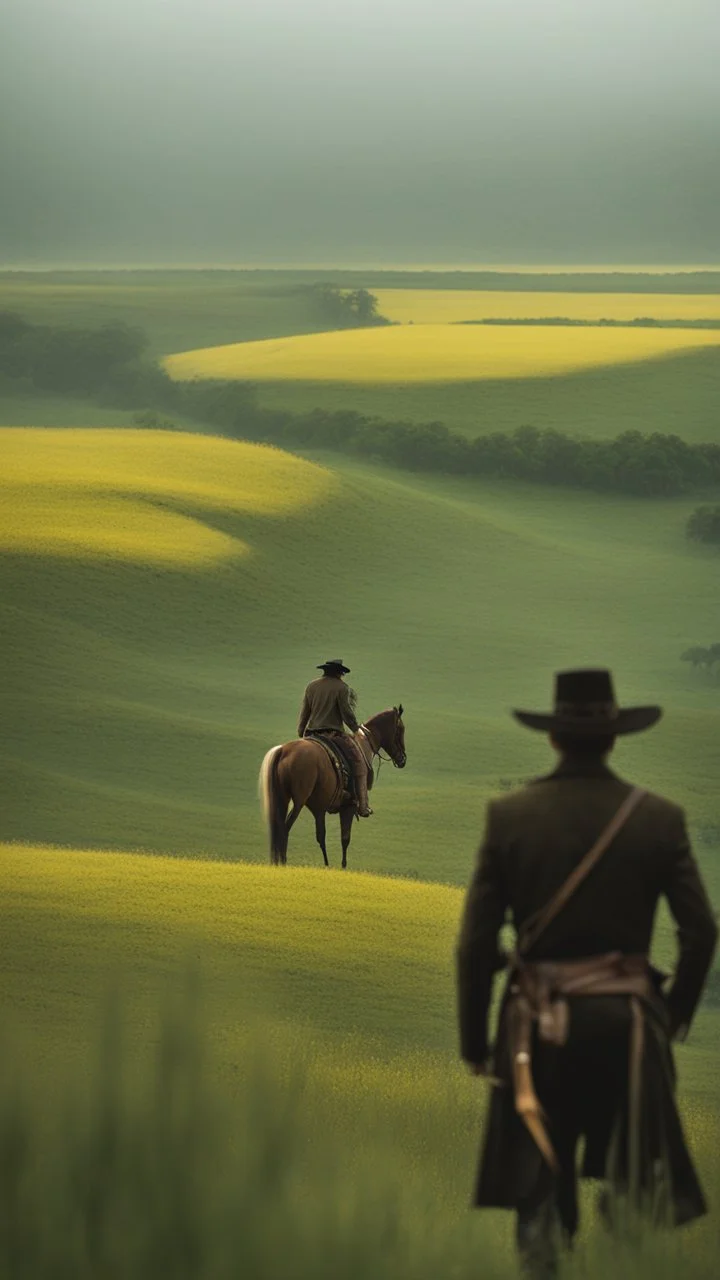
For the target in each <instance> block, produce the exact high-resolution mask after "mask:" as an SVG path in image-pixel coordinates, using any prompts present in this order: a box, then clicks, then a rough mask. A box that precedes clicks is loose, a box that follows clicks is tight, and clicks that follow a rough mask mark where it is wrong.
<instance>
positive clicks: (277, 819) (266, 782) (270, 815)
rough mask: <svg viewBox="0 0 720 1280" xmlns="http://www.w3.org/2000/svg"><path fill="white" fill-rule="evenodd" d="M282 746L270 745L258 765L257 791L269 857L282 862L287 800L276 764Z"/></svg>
mask: <svg viewBox="0 0 720 1280" xmlns="http://www.w3.org/2000/svg"><path fill="white" fill-rule="evenodd" d="M281 751H282V747H271V748H270V750H269V751H268V753H267V755H266V756H265V759H264V760H263V762H262V764H261V766H260V776H259V778H258V791H259V793H260V800H261V802H262V807H263V813H264V814H265V821H266V822H267V824H268V835H269V837H270V859H271V861H272V862H275V863H277V862H284V861H285V858H286V856H287V846H288V833H287V827H286V826H285V813H286V810H287V802H286V801H284V800H283V797H282V795H281V793H280V787H279V785H278V764H279V763H280V752H281Z"/></svg>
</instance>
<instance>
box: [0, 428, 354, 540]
mask: <svg viewBox="0 0 720 1280" xmlns="http://www.w3.org/2000/svg"><path fill="white" fill-rule="evenodd" d="M0 456H2V459H3V466H2V473H1V475H0V548H2V549H5V550H13V551H30V552H46V553H47V552H50V553H54V554H58V555H79V556H82V557H86V558H87V557H91V558H92V557H95V556H98V555H105V556H113V557H116V558H119V559H124V560H134V561H140V562H145V563H153V564H176V565H177V564H188V565H192V564H202V563H211V562H214V561H217V560H219V559H224V558H226V557H228V556H237V555H242V554H245V553H246V552H247V550H248V547H247V544H246V543H244V542H242V541H241V540H240V539H239V538H237V537H232V536H230V535H229V534H226V533H222V532H220V531H218V530H217V529H214V528H211V527H210V526H209V525H207V524H205V523H204V521H203V520H202V513H203V512H209V511H230V512H238V513H257V514H267V515H270V514H277V515H283V514H286V513H287V514H290V513H292V512H294V511H297V510H302V509H304V508H305V507H307V506H312V505H313V504H315V503H316V502H318V501H319V500H321V499H322V498H323V497H324V496H325V494H327V493H329V492H330V491H331V489H332V488H333V485H334V483H335V481H334V480H333V477H332V475H331V473H330V472H329V471H326V470H325V469H324V468H322V467H317V466H313V465H312V464H311V463H308V462H304V461H303V460H302V459H300V458H295V457H292V456H291V455H289V454H286V453H283V452H281V451H280V450H279V449H270V448H267V447H265V446H261V445H254V444H246V443H241V442H237V441H232V440H221V439H218V438H217V437H214V436H202V435H190V434H186V433H184V432H182V433H181V432H177V433H175V432H165V431H147V430H131V429H121V428H107V429H103V428H98V429H86V428H77V429H75V428H69V429H60V430H51V429H44V430H43V429H38V428H33V427H6V428H2V429H0Z"/></svg>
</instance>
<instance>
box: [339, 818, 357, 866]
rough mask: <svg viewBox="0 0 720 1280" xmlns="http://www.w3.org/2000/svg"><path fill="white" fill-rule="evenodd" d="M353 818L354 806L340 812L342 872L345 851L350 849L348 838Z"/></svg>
mask: <svg viewBox="0 0 720 1280" xmlns="http://www.w3.org/2000/svg"><path fill="white" fill-rule="evenodd" d="M354 817H355V806H354V805H345V808H344V809H341V810H340V839H341V840H342V866H343V871H344V870H345V868H346V867H347V851H348V849H349V848H350V837H351V835H352V824H353V818H354Z"/></svg>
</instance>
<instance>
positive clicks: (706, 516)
mask: <svg viewBox="0 0 720 1280" xmlns="http://www.w3.org/2000/svg"><path fill="white" fill-rule="evenodd" d="M686 533H687V536H688V538H692V539H693V541H694V542H720V507H696V508H695V510H694V511H693V513H692V515H691V516H690V518H689V520H688V522H687V525H686Z"/></svg>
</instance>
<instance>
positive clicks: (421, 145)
mask: <svg viewBox="0 0 720 1280" xmlns="http://www.w3.org/2000/svg"><path fill="white" fill-rule="evenodd" d="M0 8H1V10H2V18H1V19H0V128H1V129H2V138H1V140H0V262H2V263H5V264H13V263H28V264H30V263H33V262H37V263H47V262H58V263H61V262H103V261H105V262H110V263H116V262H152V261H160V262H175V261H177V262H179V263H182V262H193V263H199V262H207V263H220V262H237V263H257V264H260V263H265V262H267V263H273V262H275V263H289V262H294V263H298V264H302V263H303V262H307V263H318V262H322V263H330V262H346V263H356V262H377V263H380V264H382V263H389V264H394V263H402V262H413V263H416V262H420V261H427V262H432V263H439V262H447V263H466V262H478V263H485V262H487V263H490V262H506V263H508V262H509V263H519V262H528V263H529V262H537V263H541V262H558V263H561V262H602V261H611V262H632V263H642V262H648V263H660V262H672V263H677V262H689V263H700V262H716V263H717V262H720V75H719V74H718V66H719V65H720V0H0Z"/></svg>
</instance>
